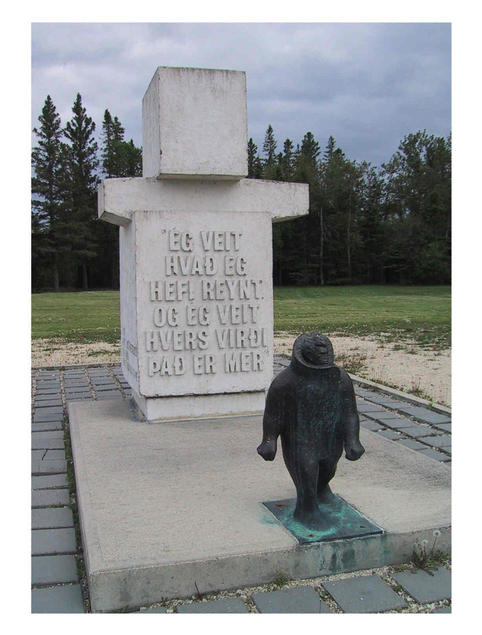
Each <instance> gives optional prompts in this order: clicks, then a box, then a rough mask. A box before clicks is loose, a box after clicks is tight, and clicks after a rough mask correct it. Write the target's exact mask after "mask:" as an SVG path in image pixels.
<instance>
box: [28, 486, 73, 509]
mask: <svg viewBox="0 0 482 635" xmlns="http://www.w3.org/2000/svg"><path fill="white" fill-rule="evenodd" d="M69 500H70V499H69V490H68V489H50V490H34V491H32V507H53V506H58V505H68V504H69Z"/></svg>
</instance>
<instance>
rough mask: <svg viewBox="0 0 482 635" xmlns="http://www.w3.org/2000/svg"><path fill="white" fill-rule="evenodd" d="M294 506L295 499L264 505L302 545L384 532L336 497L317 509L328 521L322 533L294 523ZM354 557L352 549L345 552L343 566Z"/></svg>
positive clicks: (295, 521) (296, 522) (270, 502)
mask: <svg viewBox="0 0 482 635" xmlns="http://www.w3.org/2000/svg"><path fill="white" fill-rule="evenodd" d="M295 504H296V499H294V498H291V499H287V500H281V501H269V502H266V503H263V505H264V506H265V507H267V508H268V509H269V511H270V512H271V513H272V514H273V515H274V516H275V517H276V518H277V519H278V521H279V522H280V523H281V524H282V525H283V527H285V528H286V529H288V531H290V532H291V533H292V534H293V536H295V538H296V539H297V540H298V542H299V543H301V544H303V543H312V542H323V541H329V540H339V539H341V538H356V537H358V536H368V535H371V534H381V533H383V530H382V529H381V528H380V527H378V525H375V524H374V523H372V522H371V521H370V520H368V518H366V517H365V516H363V514H360V512H358V511H357V510H356V509H354V508H353V507H351V505H348V503H346V502H345V501H344V500H343V499H342V498H340V497H339V496H334V498H333V501H332V502H330V503H328V504H327V503H324V504H323V505H322V506H320V509H321V510H322V512H323V515H324V517H325V519H326V521H327V522H326V525H327V526H328V527H329V529H324V530H316V529H310V528H309V527H306V526H305V525H303V524H302V523H300V522H299V521H297V520H295V518H293V512H294V509H295ZM354 558H355V553H354V551H353V549H351V550H349V551H347V552H346V553H345V554H344V555H343V561H344V562H343V564H346V565H347V566H349V564H350V563H352V562H353V561H354ZM332 559H333V556H332ZM345 560H346V562H345Z"/></svg>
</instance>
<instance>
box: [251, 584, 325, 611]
mask: <svg viewBox="0 0 482 635" xmlns="http://www.w3.org/2000/svg"><path fill="white" fill-rule="evenodd" d="M253 602H254V603H255V604H256V608H257V609H258V611H259V612H260V613H331V612H332V611H331V610H330V607H329V606H328V604H326V602H323V600H322V599H321V598H320V595H319V593H317V592H316V591H315V590H314V589H313V588H311V587H307V586H301V587H291V588H289V589H280V590H279V591H268V592H265V593H253Z"/></svg>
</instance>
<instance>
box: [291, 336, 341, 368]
mask: <svg viewBox="0 0 482 635" xmlns="http://www.w3.org/2000/svg"><path fill="white" fill-rule="evenodd" d="M293 354H294V355H296V356H297V357H298V359H299V358H300V357H301V360H302V361H304V362H305V364H307V365H308V366H312V367H316V368H331V367H332V366H334V364H335V363H334V354H333V346H332V344H331V342H330V340H329V339H328V338H327V337H326V335H322V334H321V333H303V335H300V336H299V337H298V338H297V339H296V341H295V344H294V346H293ZM301 360H300V361H301Z"/></svg>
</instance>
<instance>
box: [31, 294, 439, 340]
mask: <svg viewBox="0 0 482 635" xmlns="http://www.w3.org/2000/svg"><path fill="white" fill-rule="evenodd" d="M450 304H451V287H450V286H433V287H432V286H431V287H413V286H391V285H390V286H351V287H280V288H275V292H274V314H275V331H290V332H294V333H301V332H303V331H310V330H319V331H322V332H326V333H335V332H336V333H346V334H350V335H376V336H381V337H384V338H388V339H406V338H414V339H416V340H417V341H418V342H420V343H421V344H427V345H430V346H432V345H436V346H437V347H444V346H447V345H449V342H450ZM119 336H120V324H119V292H118V291H86V292H75V293H39V294H34V295H32V337H34V338H40V337H41V338H62V339H66V340H70V341H75V342H91V341H106V342H114V341H116V340H118V339H119Z"/></svg>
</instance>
